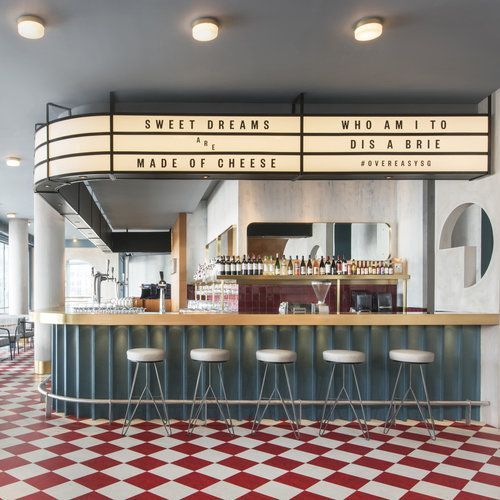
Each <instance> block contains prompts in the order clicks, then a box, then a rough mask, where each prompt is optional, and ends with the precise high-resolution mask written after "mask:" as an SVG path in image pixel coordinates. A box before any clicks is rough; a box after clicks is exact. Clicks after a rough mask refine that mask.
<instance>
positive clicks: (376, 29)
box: [354, 17, 384, 42]
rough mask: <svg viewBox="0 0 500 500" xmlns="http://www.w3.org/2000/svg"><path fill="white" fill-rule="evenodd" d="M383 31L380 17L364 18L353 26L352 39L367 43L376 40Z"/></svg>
mask: <svg viewBox="0 0 500 500" xmlns="http://www.w3.org/2000/svg"><path fill="white" fill-rule="evenodd" d="M383 30H384V27H383V21H382V19H381V18H380V17H364V18H363V19H360V20H359V21H358V22H357V23H356V24H355V25H354V38H355V39H356V40H358V42H369V41H370V40H375V38H378V37H379V36H380V35H381V34H382V32H383Z"/></svg>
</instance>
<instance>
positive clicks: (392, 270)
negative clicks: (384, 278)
mask: <svg viewBox="0 0 500 500" xmlns="http://www.w3.org/2000/svg"><path fill="white" fill-rule="evenodd" d="M389 274H394V266H393V265H392V261H389Z"/></svg>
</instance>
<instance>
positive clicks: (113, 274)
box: [111, 267, 115, 280]
mask: <svg viewBox="0 0 500 500" xmlns="http://www.w3.org/2000/svg"><path fill="white" fill-rule="evenodd" d="M114 277H115V268H114V267H111V279H112V280H113V279H114Z"/></svg>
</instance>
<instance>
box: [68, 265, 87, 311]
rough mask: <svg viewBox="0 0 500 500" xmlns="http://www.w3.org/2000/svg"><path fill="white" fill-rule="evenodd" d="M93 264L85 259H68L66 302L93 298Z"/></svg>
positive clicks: (78, 301)
mask: <svg viewBox="0 0 500 500" xmlns="http://www.w3.org/2000/svg"><path fill="white" fill-rule="evenodd" d="M91 272H92V266H91V265H90V264H89V263H88V262H86V261H84V260H68V261H66V304H72V303H73V304H75V303H76V304H77V303H82V302H89V301H90V300H91V299H92V280H91V279H90V276H91Z"/></svg>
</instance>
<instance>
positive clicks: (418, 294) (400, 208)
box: [391, 180, 427, 308]
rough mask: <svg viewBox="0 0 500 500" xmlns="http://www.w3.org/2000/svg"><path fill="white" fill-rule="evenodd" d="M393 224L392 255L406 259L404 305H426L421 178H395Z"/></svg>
mask: <svg viewBox="0 0 500 500" xmlns="http://www.w3.org/2000/svg"><path fill="white" fill-rule="evenodd" d="M396 186H397V202H396V203H397V216H396V218H397V224H396V226H395V227H394V226H393V227H392V228H391V230H392V238H393V239H395V240H396V245H395V246H396V249H397V250H396V252H395V253H393V256H395V257H402V258H404V259H406V261H407V263H408V273H409V274H410V276H411V278H410V281H409V283H408V306H409V307H417V308H420V307H426V304H427V300H426V293H425V289H424V283H425V273H426V269H425V265H426V259H425V258H424V257H425V253H424V231H425V230H426V229H425V227H424V181H413V180H412V181H397V182H396Z"/></svg>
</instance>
